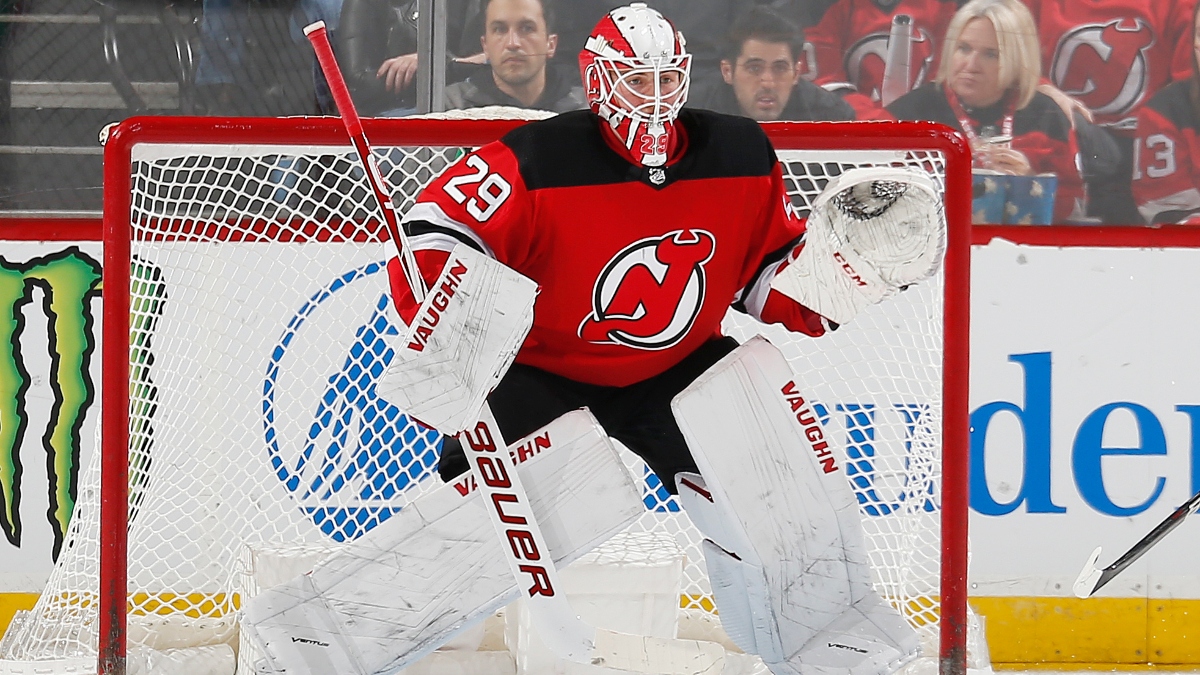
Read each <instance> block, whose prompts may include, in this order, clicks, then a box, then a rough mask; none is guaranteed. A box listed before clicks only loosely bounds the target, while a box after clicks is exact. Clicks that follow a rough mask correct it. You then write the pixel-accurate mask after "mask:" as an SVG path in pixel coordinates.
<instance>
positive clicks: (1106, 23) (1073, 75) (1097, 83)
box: [1025, 0, 1196, 130]
mask: <svg viewBox="0 0 1200 675" xmlns="http://www.w3.org/2000/svg"><path fill="white" fill-rule="evenodd" d="M1195 1H1196V0H1154V2H1149V1H1148V0H1110V1H1106V2H1080V1H1079V0H1025V4H1026V5H1027V6H1028V7H1029V11H1030V12H1032V13H1033V17H1034V19H1035V20H1036V21H1037V24H1038V31H1039V34H1040V35H1041V38H1042V68H1043V70H1044V71H1045V72H1044V74H1045V75H1046V77H1048V78H1049V79H1050V81H1051V82H1053V83H1054V85H1055V86H1056V87H1058V88H1059V89H1061V90H1063V91H1064V92H1065V93H1067V94H1068V95H1070V96H1075V97H1077V98H1079V99H1080V100H1081V101H1083V103H1084V104H1085V105H1087V107H1088V108H1089V109H1091V111H1092V112H1094V113H1095V114H1096V122H1097V123H1100V124H1107V125H1114V126H1116V127H1118V128H1121V129H1125V130H1131V129H1132V128H1133V126H1134V121H1135V120H1134V115H1135V113H1136V112H1137V109H1138V107H1139V106H1140V105H1142V104H1143V103H1145V102H1146V101H1147V100H1149V98H1150V97H1151V96H1153V95H1154V93H1155V92H1157V91H1158V90H1159V89H1162V88H1163V87H1165V86H1166V85H1167V84H1168V83H1170V82H1171V81H1172V80H1181V79H1186V78H1187V77H1189V76H1190V75H1191V68H1192V31H1191V28H1192V8H1193V7H1194V6H1195Z"/></svg>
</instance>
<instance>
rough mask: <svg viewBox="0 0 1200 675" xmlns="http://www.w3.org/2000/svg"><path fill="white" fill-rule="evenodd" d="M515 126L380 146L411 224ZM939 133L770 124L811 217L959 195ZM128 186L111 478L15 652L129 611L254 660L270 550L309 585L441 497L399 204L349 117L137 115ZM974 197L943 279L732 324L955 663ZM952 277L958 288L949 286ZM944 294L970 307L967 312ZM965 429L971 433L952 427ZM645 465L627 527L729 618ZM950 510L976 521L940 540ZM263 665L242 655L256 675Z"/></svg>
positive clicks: (883, 579) (113, 634)
mask: <svg viewBox="0 0 1200 675" xmlns="http://www.w3.org/2000/svg"><path fill="white" fill-rule="evenodd" d="M514 124H515V123H514V122H493V121H487V122H481V121H418V120H391V121H370V122H369V124H368V127H367V130H368V133H369V134H370V136H371V139H372V142H373V143H374V144H375V146H376V147H375V153H376V157H377V159H378V162H379V165H380V168H381V170H382V172H383V174H384V175H385V177H386V178H387V179H388V181H389V183H390V184H391V185H392V187H393V188H394V191H395V202H396V205H397V207H398V209H399V211H400V212H401V213H403V212H404V210H406V209H407V208H408V207H409V206H410V205H411V204H412V203H413V201H414V199H415V198H416V196H417V194H418V193H419V191H420V190H421V188H422V187H423V186H424V185H425V184H427V183H428V182H429V181H430V180H431V179H432V178H433V177H434V176H435V175H437V174H438V173H439V172H440V171H442V170H443V169H444V168H445V167H446V166H448V164H449V163H451V162H453V161H454V160H455V159H457V158H458V157H459V156H461V155H462V154H463V152H465V151H466V150H469V149H470V148H471V147H474V146H478V145H480V144H482V143H484V142H487V141H489V140H492V139H494V138H497V137H499V136H500V135H501V134H502V133H503V132H504V131H506V130H507V129H509V128H511V127H512V126H513V125H514ZM931 128H932V127H929V126H924V125H893V126H889V127H888V128H887V129H886V130H885V129H884V128H883V127H881V125H877V124H860V125H845V124H820V125H780V126H778V128H774V129H772V130H771V133H772V136H773V141H774V143H775V145H776V147H777V149H778V154H779V156H780V159H781V160H782V162H783V164H784V166H785V173H786V177H787V182H788V185H789V187H790V190H791V196H792V200H793V203H794V205H795V206H796V207H797V209H799V210H800V211H801V212H802V213H803V212H804V211H805V210H806V209H807V205H808V204H809V203H810V201H811V200H812V199H813V198H814V197H815V196H816V195H817V194H818V193H819V192H820V190H821V189H822V187H823V186H824V185H825V183H826V182H827V181H828V180H829V178H831V177H833V176H836V175H838V174H839V173H840V172H842V171H844V170H846V169H847V168H850V167H855V166H867V165H904V166H910V167H914V168H918V169H921V170H923V171H927V172H929V174H930V175H931V177H932V178H933V179H934V180H935V182H936V183H937V184H938V185H939V186H945V185H946V180H947V166H951V167H955V170H957V171H967V169H966V168H965V167H967V166H969V158H964V157H963V156H961V154H959V150H958V148H959V147H960V146H956V145H955V144H954V143H951V142H947V141H946V138H947V137H945V136H942V135H940V134H939V133H938V132H936V131H931ZM106 172H107V173H106V209H105V231H106V241H105V261H106V266H105V281H104V283H105V298H104V301H105V312H106V314H105V325H104V329H105V332H104V350H105V352H104V353H105V357H104V371H105V372H104V381H103V387H104V388H103V396H104V411H105V412H104V424H103V427H104V433H105V438H104V456H105V457H106V458H107V459H106V460H105V461H106V464H105V466H106V469H105V471H104V480H103V481H102V480H101V471H100V465H101V462H100V461H94V462H93V463H92V465H91V467H90V468H88V469H87V470H86V474H85V479H84V481H83V488H81V491H80V496H79V499H78V503H77V507H76V512H75V514H74V517H73V519H72V521H71V525H70V531H69V533H68V535H67V538H66V543H65V545H64V549H63V552H62V554H61V556H60V559H59V561H58V564H57V566H56V568H55V569H54V571H53V573H52V576H51V578H50V581H49V583H48V585H47V588H46V590H45V592H44V593H43V594H42V596H41V598H40V600H39V601H38V603H37V606H36V607H35V608H34V609H33V610H32V611H31V612H30V613H28V614H27V615H23V616H21V617H19V620H18V621H16V622H14V625H13V628H12V629H11V630H10V631H9V634H8V635H7V636H6V637H5V639H4V641H3V643H2V647H0V659H10V660H25V661H45V660H52V659H59V660H63V661H64V662H66V661H72V660H75V659H84V660H89V659H90V660H91V661H90V662H91V663H93V664H94V663H95V661H94V659H95V658H96V655H97V650H98V649H99V650H100V653H101V654H102V655H107V656H108V657H109V658H110V661H111V660H112V659H113V658H115V656H114V655H116V654H118V653H120V651H121V649H123V645H120V644H119V643H120V642H121V638H120V633H119V625H120V620H119V619H120V617H116V616H114V613H116V612H119V609H120V608H124V609H125V610H126V611H127V619H128V626H129V629H128V630H129V632H128V641H129V644H130V645H145V646H148V647H152V648H155V649H166V648H169V647H172V646H184V645H195V644H205V643H206V642H207V643H218V642H222V641H225V642H229V643H230V644H236V640H237V638H236V636H237V622H236V619H237V615H238V609H239V607H240V605H241V599H242V597H243V596H244V595H245V594H247V593H253V592H254V589H255V588H256V587H257V586H258V585H261V584H262V583H263V579H264V576H263V575H262V574H256V569H255V568H256V565H257V566H261V565H263V564H264V563H263V561H264V560H266V559H267V558H271V557H272V556H273V557H275V558H278V559H283V560H285V561H287V562H286V564H285V565H284V568H287V566H288V565H291V566H292V567H294V568H296V569H300V570H301V571H302V569H303V565H304V564H311V563H312V561H313V560H316V559H319V558H320V556H321V555H322V554H323V553H325V552H328V551H330V550H334V549H336V547H337V546H338V545H339V544H340V543H342V542H348V541H353V540H354V539H355V538H357V537H359V536H361V535H362V534H363V533H364V532H367V531H369V530H370V529H371V528H372V527H374V526H376V525H378V524H379V523H380V522H383V521H384V520H386V519H387V518H388V517H389V516H391V515H392V514H394V513H396V512H397V511H398V510H399V509H403V508H404V507H405V506H406V505H407V504H409V503H410V502H411V501H412V500H413V499H415V498H416V497H418V496H419V495H421V494H423V493H424V492H425V491H427V489H428V486H429V485H431V484H432V481H430V480H429V479H430V478H431V476H432V474H433V473H434V470H435V467H436V463H437V456H438V437H437V435H436V433H435V432H432V431H430V430H428V429H425V428H422V427H420V426H418V425H416V424H413V423H412V422H410V421H409V420H408V418H407V417H406V416H405V414H404V411H403V410H398V409H396V408H395V407H394V406H392V405H390V404H389V403H388V402H387V401H385V400H383V399H382V398H380V397H378V396H377V395H375V392H374V382H375V380H376V378H377V377H378V375H379V374H380V372H381V370H382V369H383V368H384V367H385V366H386V365H387V364H388V362H389V360H390V359H391V357H392V351H391V349H392V348H391V341H392V340H395V339H396V336H397V334H398V332H399V331H400V330H401V328H402V326H401V324H400V323H399V320H398V318H397V317H396V316H395V315H394V312H393V310H392V308H391V306H390V304H389V302H388V296H387V292H386V280H385V276H386V274H385V271H384V267H383V255H384V254H383V247H382V245H381V243H380V240H381V239H380V238H381V236H385V235H384V230H383V229H382V227H381V217H380V214H379V212H378V206H377V205H376V204H375V203H374V200H373V198H372V197H371V193H370V191H369V189H368V187H367V186H366V184H365V182H364V180H363V175H362V172H361V169H360V165H359V163H358V161H357V160H356V159H355V156H354V155H353V153H352V152H351V150H350V148H349V147H348V146H347V145H346V142H345V136H344V134H343V132H342V131H341V129H340V126H338V125H337V123H336V121H332V120H312V119H308V120H303V119H297V120H256V121H252V122H250V121H247V122H244V123H223V122H220V121H207V120H206V121H198V120H186V121H175V120H170V119H154V120H146V119H143V120H141V121H139V122H137V123H126V124H125V125H123V126H122V127H121V128H120V129H119V130H118V131H117V132H115V133H114V135H113V136H112V137H111V138H110V139H109V142H108V146H107V148H106ZM968 180H969V178H968ZM957 185H959V187H960V188H961V187H962V186H963V184H961V183H960V184H957ZM966 191H967V192H965V193H964V194H967V193H969V183H966ZM951 193H952V194H953V190H952V191H951ZM963 198H968V197H962V198H960V199H959V200H958V201H955V200H954V199H951V200H949V201H948V202H947V214H948V217H949V219H950V220H951V246H950V253H949V255H950V258H949V259H948V260H947V264H946V266H945V267H944V268H943V272H942V273H939V275H938V276H937V277H936V278H935V279H933V280H931V282H928V283H923V284H920V285H918V286H916V287H914V288H912V289H910V290H908V291H907V292H905V293H902V294H900V295H899V296H898V297H897V298H895V299H894V300H892V301H889V302H887V303H885V304H883V305H880V306H876V307H872V308H870V309H869V310H868V311H867V312H865V314H864V315H863V316H861V317H859V318H858V319H856V320H855V321H854V322H853V324H852V325H848V326H844V327H842V328H841V329H840V330H838V331H836V332H834V333H833V334H831V335H829V336H827V337H824V338H821V339H820V340H812V339H809V338H804V337H802V336H792V335H789V334H787V333H786V332H784V331H782V330H774V329H772V328H764V327H762V326H760V325H757V324H755V323H754V322H753V321H751V320H748V319H747V318H746V317H744V316H742V315H738V314H736V313H733V312H731V313H730V315H729V317H728V318H727V320H726V328H727V331H728V332H729V333H730V334H732V335H734V336H736V337H738V338H741V339H745V338H747V337H749V336H751V335H753V334H754V333H755V332H764V333H766V334H768V335H769V336H770V337H771V339H772V341H773V342H774V343H775V344H776V345H779V346H780V347H781V348H782V349H783V350H784V352H785V354H786V355H787V357H788V358H789V360H790V362H791V364H792V367H793V369H794V371H795V373H796V375H797V382H798V384H802V385H803V388H804V390H806V391H809V392H812V393H813V394H814V395H815V396H814V397H815V398H816V400H817V401H818V402H819V405H818V407H817V410H818V413H819V415H820V416H821V417H822V421H823V422H824V423H825V424H826V428H827V432H826V433H827V435H828V436H829V437H831V438H834V439H841V440H842V452H844V453H845V458H844V459H845V467H846V474H847V478H848V479H849V480H850V481H851V484H852V485H853V487H854V490H855V492H856V493H857V495H858V499H859V504H860V507H861V513H862V517H863V522H864V526H865V529H866V534H867V539H868V543H869V546H870V557H871V562H872V564H873V568H874V570H875V572H876V583H877V586H878V588H879V590H880V592H881V594H882V595H883V596H884V597H886V598H888V599H889V600H890V601H891V602H893V603H894V604H895V605H896V606H897V607H899V608H900V609H901V611H902V612H903V613H904V614H905V615H906V616H907V617H908V619H909V621H910V622H911V623H912V624H913V625H914V626H916V627H918V628H919V629H920V630H921V631H923V632H924V633H925V635H926V637H927V638H928V640H927V644H928V645H929V647H928V649H929V650H931V651H934V652H936V651H938V650H939V649H940V651H941V652H942V656H943V657H947V655H950V656H953V655H954V654H955V653H956V652H955V651H954V650H955V649H959V648H961V637H962V636H957V637H956V636H954V635H951V636H950V637H949V638H947V637H946V636H943V637H942V641H941V643H940V645H941V646H940V648H939V646H938V645H939V642H938V641H937V639H936V638H937V636H938V634H939V626H940V619H941V615H942V613H943V612H942V607H941V601H942V600H943V597H945V598H951V597H952V595H953V593H960V594H961V593H963V592H964V591H963V590H962V587H961V584H962V580H958V579H957V577H962V578H963V579H965V534H961V533H965V518H966V513H965V507H966V499H965V497H964V496H963V495H964V494H965V491H966V484H965V474H963V473H961V472H959V469H957V468H955V469H951V468H949V467H950V466H951V463H952V462H958V464H957V466H958V467H962V466H965V458H963V457H962V455H965V438H966V433H965V429H966V426H965V410H966V389H965V379H964V380H963V382H962V383H960V384H953V383H950V382H948V378H947V375H952V374H951V373H949V372H948V370H951V369H947V367H946V366H945V364H946V363H957V364H959V365H960V366H961V371H962V372H961V375H962V376H963V378H965V371H966V368H965V363H966V358H965V354H966V326H965V309H964V303H963V302H962V301H958V300H956V299H955V298H957V297H960V296H962V297H965V295H966V287H965V280H966V276H965V275H966V272H965V269H966V265H967V263H966V261H965V256H966V252H967V251H968V249H967V247H966V245H965V244H964V243H962V242H963V241H964V238H965V236H966V232H967V223H968V221H969V212H968V211H969V210H968V209H967V208H965V207H964V206H963V205H962V203H961V199H963ZM580 208H581V214H586V205H581V207H580ZM947 274H951V275H954V274H957V275H960V276H959V277H957V280H956V283H955V284H953V286H961V287H952V288H951V292H950V293H947V283H946V279H947ZM948 302H949V303H950V304H951V305H954V303H956V302H957V303H958V304H957V305H956V307H957V309H955V307H951V310H952V311H950V312H949V314H950V315H951V316H953V317H954V318H952V319H951V320H950V322H947V320H946V319H945V318H944V317H945V316H947V303H948ZM955 312H957V314H955ZM948 336H949V337H948ZM125 345H128V349H126V348H125ZM126 392H127V393H126ZM960 399H961V400H960ZM952 415H953V416H957V417H956V418H955V419H959V418H961V420H962V421H961V425H960V426H961V428H959V427H955V428H954V429H953V430H951V429H950V426H949V425H948V424H947V422H948V421H949V420H950V416H952ZM944 426H946V429H947V430H946V431H945V432H944V429H943V427H944ZM944 433H945V434H946V437H947V438H950V437H954V438H955V439H956V440H955V443H956V446H955V447H954V449H953V452H951V451H950V450H949V449H944V444H943V435H944ZM957 446H963V447H957ZM945 447H946V448H950V447H951V445H946V446H945ZM954 453H962V454H961V455H959V454H954ZM954 458H957V459H954ZM626 459H627V463H628V464H629V466H630V468H631V470H633V471H635V472H636V474H637V475H638V476H639V477H640V478H642V479H644V502H645V505H646V512H645V515H644V516H643V517H642V518H641V520H640V521H638V522H637V523H636V524H635V525H634V527H633V531H634V532H643V533H652V534H656V535H659V536H660V537H661V536H665V537H667V538H669V539H672V540H674V541H675V542H677V543H678V545H679V546H680V547H681V548H682V549H683V551H684V553H685V554H686V563H685V569H684V575H683V581H682V586H681V588H680V593H679V595H680V601H681V606H682V607H683V608H685V609H691V610H692V611H701V612H712V611H713V604H712V596H711V589H710V588H709V586H708V582H707V579H706V577H705V574H704V564H703V559H702V557H701V555H700V552H699V546H698V544H699V541H700V536H699V533H698V532H697V531H696V530H695V529H694V527H693V526H692V525H691V524H690V523H689V521H688V519H687V516H686V514H684V513H682V511H681V510H680V508H679V506H678V504H677V503H676V501H675V499H674V498H672V497H670V496H669V495H667V494H666V492H665V491H664V490H663V489H662V486H661V484H660V482H659V481H658V478H657V477H656V476H654V475H653V474H651V473H650V472H649V471H648V470H647V469H646V468H645V466H644V464H641V462H640V460H638V459H637V458H636V457H635V456H633V455H632V454H629V455H627V457H626ZM120 468H125V469H127V473H128V477H127V482H126V479H125V476H123V475H121V473H120V472H119V471H118V469H120ZM956 472H957V473H956ZM950 475H955V476H957V477H955V478H948V476H950ZM126 485H127V487H128V490H127V495H128V497H127V503H128V525H127V528H125V527H124V526H123V525H122V524H121V521H120V520H119V519H118V520H115V521H109V520H108V518H109V517H111V515H112V514H113V513H117V514H118V516H117V517H119V511H120V507H119V504H120V502H117V503H116V506H117V508H114V509H111V510H110V511H106V512H105V513H104V514H103V515H104V517H105V519H106V522H105V523H104V524H103V526H102V523H101V517H102V513H101V511H102V509H101V507H100V502H101V501H102V500H104V499H106V498H110V496H112V495H116V496H117V497H116V498H118V499H123V497H122V495H123V494H124V493H125V492H126V491H125V490H124V489H123V488H124V487H125V486H126ZM944 522H945V523H951V525H950V526H949V527H952V528H953V529H954V532H953V533H951V532H949V531H947V533H946V536H945V537H943V523H944ZM102 527H103V528H104V529H105V530H106V532H110V533H111V532H113V531H114V530H115V531H116V533H117V534H119V532H120V531H121V530H122V529H127V532H128V536H127V540H126V541H125V542H122V541H120V538H119V537H117V538H116V540H115V542H116V543H113V542H114V540H107V541H106V543H105V544H104V545H103V546H102V545H101V538H100V534H99V533H100V531H101V529H102ZM643 541H644V540H643ZM617 557H618V558H619V557H620V556H619V555H618V556H617ZM102 559H103V560H105V562H106V565H107V567H106V568H105V569H104V570H103V575H104V577H103V579H102V576H101V575H102V570H101V562H100V561H101V560H102ZM122 571H124V572H126V573H127V577H126V580H125V583H126V584H127V585H126V586H125V587H124V589H122V584H121V581H122V580H121V579H120V576H121V572H122ZM259 571H261V570H259ZM293 571H294V570H293ZM269 576H270V575H267V577H269ZM948 576H951V577H955V579H951V586H949V587H947V586H944V580H945V578H946V577H948ZM285 578H286V577H285ZM954 584H959V585H957V586H956V585H954ZM946 588H951V589H955V590H953V591H947V590H945V589H946ZM102 589H104V590H102ZM106 593H107V595H106ZM114 594H116V596H117V597H114ZM956 601H962V598H956ZM964 604H965V603H964ZM955 622H957V623H956V624H955V625H957V626H959V627H960V628H961V618H955ZM942 632H943V633H945V632H947V631H942ZM952 632H954V633H961V632H963V631H961V630H957V629H956V630H954V631H952ZM956 644H958V645H959V646H958V647H956V646H955V645H956ZM244 651H245V650H243V652H244ZM102 661H103V659H102ZM251 667H252V665H251V664H249V663H248V662H247V658H246V654H245V653H243V658H242V660H241V668H240V669H239V670H240V672H252V670H250V668H251ZM93 672H94V671H93Z"/></svg>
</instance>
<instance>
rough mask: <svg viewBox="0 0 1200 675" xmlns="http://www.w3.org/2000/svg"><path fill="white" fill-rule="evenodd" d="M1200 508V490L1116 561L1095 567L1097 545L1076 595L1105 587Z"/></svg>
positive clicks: (1086, 565) (1088, 593)
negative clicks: (1102, 566)
mask: <svg viewBox="0 0 1200 675" xmlns="http://www.w3.org/2000/svg"><path fill="white" fill-rule="evenodd" d="M1197 510H1200V492H1197V493H1196V494H1194V495H1192V498H1191V499H1189V500H1187V501H1186V502H1184V503H1183V504H1180V505H1179V508H1177V509H1175V510H1174V511H1172V512H1171V515H1169V516H1167V517H1166V519H1164V520H1163V521H1162V522H1161V523H1159V524H1158V525H1155V526H1154V529H1153V530H1150V533H1149V534H1147V535H1146V536H1144V537H1142V538H1141V540H1140V541H1138V543H1136V544H1134V545H1133V548H1131V549H1129V550H1128V551H1126V552H1125V555H1122V556H1121V557H1120V558H1117V561H1116V562H1114V563H1113V564H1111V565H1109V566H1108V567H1105V568H1104V569H1099V568H1097V567H1096V561H1097V560H1099V559H1100V547H1099V546H1097V547H1096V550H1095V551H1092V555H1090V556H1088V561H1087V563H1086V564H1084V566H1083V571H1081V572H1080V573H1079V578H1078V579H1076V580H1075V586H1074V591H1075V596H1076V597H1080V598H1089V597H1091V596H1092V595H1093V594H1094V593H1095V592H1096V591H1098V590H1100V589H1101V588H1103V587H1104V585H1105V584H1107V583H1108V582H1110V581H1112V580H1113V577H1115V576H1117V575H1118V574H1120V573H1121V572H1124V571H1125V568H1127V567H1129V566H1130V565H1132V564H1133V563H1134V562H1136V561H1137V559H1138V558H1141V557H1142V556H1143V555H1145V553H1146V551H1149V550H1150V549H1151V548H1152V547H1153V546H1154V545H1155V544H1157V543H1158V542H1160V541H1162V539H1163V537H1165V536H1167V535H1168V534H1169V533H1170V532H1171V530H1174V529H1175V528H1177V527H1179V524H1180V523H1182V522H1183V520H1184V518H1187V517H1188V516H1190V515H1191V514H1193V513H1195V512H1196V511H1197Z"/></svg>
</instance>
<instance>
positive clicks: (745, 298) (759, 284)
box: [734, 235, 805, 320]
mask: <svg viewBox="0 0 1200 675" xmlns="http://www.w3.org/2000/svg"><path fill="white" fill-rule="evenodd" d="M804 240H805V236H804V235H800V238H798V239H795V240H793V241H792V242H790V243H789V244H788V245H787V246H785V247H783V248H781V249H780V250H779V251H776V252H775V253H773V254H772V255H770V256H767V258H766V259H765V260H763V263H762V266H761V267H759V268H758V272H756V273H755V275H754V277H753V278H752V279H751V280H750V283H748V284H746V287H745V288H743V289H741V290H740V291H738V293H737V296H736V297H737V298H738V300H737V302H735V303H734V308H735V309H739V310H741V311H743V312H745V313H746V314H749V315H750V316H752V317H754V318H755V319H758V320H761V319H762V310H763V306H764V305H766V303H767V296H768V295H770V293H771V280H772V279H774V278H775V275H776V274H777V273H778V271H779V267H780V266H781V265H783V264H784V262H786V261H787V260H788V258H789V257H790V256H791V253H792V251H794V250H795V249H796V247H797V246H799V245H800V244H802V243H804Z"/></svg>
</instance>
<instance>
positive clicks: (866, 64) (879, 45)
mask: <svg viewBox="0 0 1200 675" xmlns="http://www.w3.org/2000/svg"><path fill="white" fill-rule="evenodd" d="M911 44H912V59H911V60H910V61H909V63H911V64H912V66H911V69H910V71H909V76H910V77H911V78H912V81H911V82H909V83H908V84H909V89H913V88H914V87H918V86H920V85H921V83H923V82H925V80H926V78H928V77H929V69H930V68H931V67H932V66H933V38H931V37H930V36H929V33H928V32H926V30H925V29H924V28H920V27H917V26H914V27H913V35H912V43H911ZM887 47H888V34H887V33H871V34H870V35H867V36H866V37H864V38H862V39H861V40H859V41H858V42H855V43H854V44H853V45H852V46H851V47H850V49H848V50H847V51H846V57H845V60H844V62H843V65H844V66H845V69H846V77H847V78H849V80H850V82H851V83H852V84H853V85H854V86H856V87H858V91H859V92H861V93H863V94H866V95H867V96H870V97H871V98H872V99H874V100H879V92H880V90H881V89H882V88H883V71H884V67H885V65H886V64H887Z"/></svg>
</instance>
